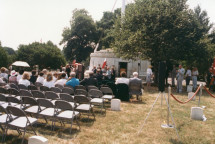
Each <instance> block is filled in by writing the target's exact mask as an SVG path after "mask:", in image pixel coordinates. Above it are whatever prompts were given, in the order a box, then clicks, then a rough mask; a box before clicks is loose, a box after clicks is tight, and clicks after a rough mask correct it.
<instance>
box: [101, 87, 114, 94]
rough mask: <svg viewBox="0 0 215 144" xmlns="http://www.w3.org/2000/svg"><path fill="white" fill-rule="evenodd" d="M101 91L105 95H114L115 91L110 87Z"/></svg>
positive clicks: (102, 88)
mask: <svg viewBox="0 0 215 144" xmlns="http://www.w3.org/2000/svg"><path fill="white" fill-rule="evenodd" d="M100 90H101V91H102V93H103V94H110V95H113V91H112V90H111V88H109V87H101V88H100Z"/></svg>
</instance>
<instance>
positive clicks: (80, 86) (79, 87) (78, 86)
mask: <svg viewBox="0 0 215 144" xmlns="http://www.w3.org/2000/svg"><path fill="white" fill-rule="evenodd" d="M77 89H83V90H86V88H85V86H83V85H76V86H75V91H76V90H77Z"/></svg>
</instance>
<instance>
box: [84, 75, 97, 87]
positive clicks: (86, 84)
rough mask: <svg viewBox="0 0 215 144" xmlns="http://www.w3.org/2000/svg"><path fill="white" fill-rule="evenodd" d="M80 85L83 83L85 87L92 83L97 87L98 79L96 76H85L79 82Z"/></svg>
mask: <svg viewBox="0 0 215 144" xmlns="http://www.w3.org/2000/svg"><path fill="white" fill-rule="evenodd" d="M80 85H83V86H85V87H87V86H89V85H94V86H96V87H98V81H97V79H96V78H93V77H90V78H85V79H83V80H82V81H81V82H80Z"/></svg>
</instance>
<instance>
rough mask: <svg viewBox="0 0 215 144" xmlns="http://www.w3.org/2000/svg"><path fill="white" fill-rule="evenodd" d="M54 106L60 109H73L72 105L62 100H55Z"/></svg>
mask: <svg viewBox="0 0 215 144" xmlns="http://www.w3.org/2000/svg"><path fill="white" fill-rule="evenodd" d="M55 107H56V108H58V109H61V110H74V108H73V107H72V105H71V104H70V103H68V102H67V101H64V100H57V101H55Z"/></svg>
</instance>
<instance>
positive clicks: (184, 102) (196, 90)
mask: <svg viewBox="0 0 215 144" xmlns="http://www.w3.org/2000/svg"><path fill="white" fill-rule="evenodd" d="M199 90H200V86H199V87H198V89H197V90H196V92H195V93H194V95H193V96H192V97H191V98H190V99H188V100H187V101H185V102H183V101H180V100H178V99H177V98H176V97H175V96H174V95H173V94H171V96H172V97H173V98H174V99H175V100H176V101H177V102H179V103H181V104H186V103H188V102H189V101H191V100H192V99H193V98H194V96H195V95H196V94H197V93H198V91H199ZM214 98H215V97H214Z"/></svg>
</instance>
